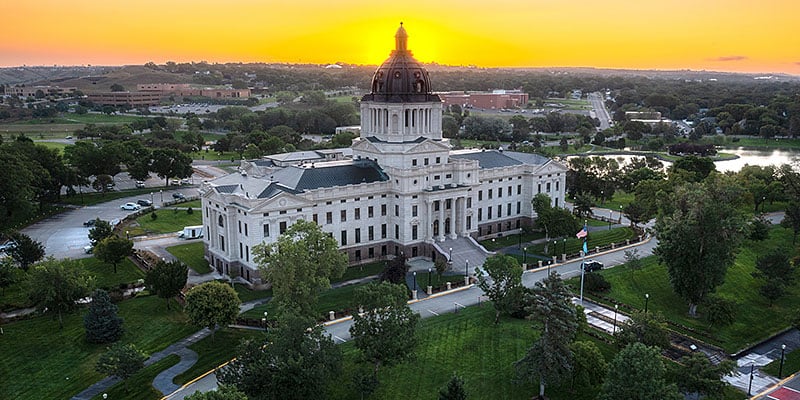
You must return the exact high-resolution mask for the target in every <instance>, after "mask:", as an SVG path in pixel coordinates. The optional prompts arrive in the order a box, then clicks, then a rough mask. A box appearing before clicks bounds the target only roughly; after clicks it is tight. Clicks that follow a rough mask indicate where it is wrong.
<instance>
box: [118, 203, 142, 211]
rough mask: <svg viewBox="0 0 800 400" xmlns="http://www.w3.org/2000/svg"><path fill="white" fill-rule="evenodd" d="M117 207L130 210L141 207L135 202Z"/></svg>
mask: <svg viewBox="0 0 800 400" xmlns="http://www.w3.org/2000/svg"><path fill="white" fill-rule="evenodd" d="M119 208H121V209H123V210H128V211H131V210H133V211H136V210H138V209H140V208H142V206H140V205H138V204H136V203H125V204H123V205H121V206H119Z"/></svg>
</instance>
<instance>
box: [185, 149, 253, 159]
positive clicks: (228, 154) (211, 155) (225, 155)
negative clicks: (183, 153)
mask: <svg viewBox="0 0 800 400" xmlns="http://www.w3.org/2000/svg"><path fill="white" fill-rule="evenodd" d="M189 157H192V160H208V161H231V160H234V161H236V160H240V159H241V157H239V153H237V152H235V151H225V152H222V153H218V152H216V151H213V150H209V151H205V150H203V151H193V152H191V153H189Z"/></svg>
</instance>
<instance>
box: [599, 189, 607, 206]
mask: <svg viewBox="0 0 800 400" xmlns="http://www.w3.org/2000/svg"><path fill="white" fill-rule="evenodd" d="M605 199H606V198H605V196H604V195H603V191H602V190H601V191H600V205H601V206H602V205H603V201H604V200H605Z"/></svg>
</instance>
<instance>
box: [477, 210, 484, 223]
mask: <svg viewBox="0 0 800 400" xmlns="http://www.w3.org/2000/svg"><path fill="white" fill-rule="evenodd" d="M481 221H483V209H482V208H479V209H478V222H481Z"/></svg>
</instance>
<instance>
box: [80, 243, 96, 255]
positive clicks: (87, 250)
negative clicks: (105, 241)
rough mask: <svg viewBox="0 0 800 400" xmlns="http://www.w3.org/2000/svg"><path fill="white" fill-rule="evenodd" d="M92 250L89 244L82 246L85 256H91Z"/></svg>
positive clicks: (92, 247)
mask: <svg viewBox="0 0 800 400" xmlns="http://www.w3.org/2000/svg"><path fill="white" fill-rule="evenodd" d="M93 250H94V246H92V245H90V244H89V245H86V246H83V252H84V253H86V254H92V251H93Z"/></svg>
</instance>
